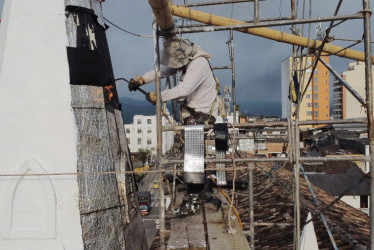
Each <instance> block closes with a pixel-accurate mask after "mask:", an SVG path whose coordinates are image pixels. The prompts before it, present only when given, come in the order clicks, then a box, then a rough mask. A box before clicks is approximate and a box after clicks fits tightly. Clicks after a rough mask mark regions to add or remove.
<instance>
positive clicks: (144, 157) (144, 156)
mask: <svg viewBox="0 0 374 250" xmlns="http://www.w3.org/2000/svg"><path fill="white" fill-rule="evenodd" d="M138 152H139V158H140V160H141V161H142V163H143V167H144V165H145V163H146V162H147V161H148V160H149V157H150V156H151V151H150V150H149V149H147V148H139V151H138Z"/></svg>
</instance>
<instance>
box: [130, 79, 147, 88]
mask: <svg viewBox="0 0 374 250" xmlns="http://www.w3.org/2000/svg"><path fill="white" fill-rule="evenodd" d="M143 84H144V78H143V77H141V76H135V77H134V78H132V79H131V80H130V83H129V90H130V91H136V90H137V89H138V88H139V87H140V86H142V85H143Z"/></svg>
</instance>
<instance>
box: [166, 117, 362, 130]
mask: <svg viewBox="0 0 374 250" xmlns="http://www.w3.org/2000/svg"><path fill="white" fill-rule="evenodd" d="M357 123H362V124H364V123H367V119H366V118H358V119H339V120H317V121H312V120H310V121H299V125H328V124H357ZM287 125H288V123H287V122H284V121H277V122H255V123H238V124H235V126H234V127H235V128H265V127H287ZM227 127H228V128H233V125H232V124H227ZM212 128H213V125H205V126H204V129H205V130H208V129H212ZM174 130H176V131H179V130H184V126H168V127H163V129H162V131H163V132H166V131H174Z"/></svg>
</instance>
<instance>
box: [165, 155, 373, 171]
mask: <svg viewBox="0 0 374 250" xmlns="http://www.w3.org/2000/svg"><path fill="white" fill-rule="evenodd" d="M343 160H344V161H368V160H369V157H367V156H344V157H342V156H341V155H339V157H300V158H299V161H300V162H307V163H312V162H335V161H343ZM234 161H235V162H289V161H290V159H289V158H288V157H268V158H238V159H215V158H211V159H205V160H204V163H232V162H234ZM161 163H162V164H163V165H166V164H171V163H178V164H184V160H169V159H166V160H165V159H163V160H162V162H161ZM164 171H166V170H164ZM222 171H224V170H222Z"/></svg>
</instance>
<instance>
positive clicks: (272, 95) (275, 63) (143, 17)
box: [0, 0, 363, 103]
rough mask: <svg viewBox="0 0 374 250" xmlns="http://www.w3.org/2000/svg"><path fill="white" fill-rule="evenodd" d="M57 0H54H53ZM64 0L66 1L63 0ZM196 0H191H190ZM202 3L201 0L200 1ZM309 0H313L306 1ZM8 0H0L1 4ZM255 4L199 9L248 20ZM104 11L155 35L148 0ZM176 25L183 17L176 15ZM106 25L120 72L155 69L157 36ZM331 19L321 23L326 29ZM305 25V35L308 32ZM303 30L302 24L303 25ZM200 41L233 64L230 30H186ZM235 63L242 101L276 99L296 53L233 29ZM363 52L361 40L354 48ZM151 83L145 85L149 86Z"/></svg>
mask: <svg viewBox="0 0 374 250" xmlns="http://www.w3.org/2000/svg"><path fill="white" fill-rule="evenodd" d="M54 1H56V0H54ZM60 1H62V0H60ZM173 2H175V3H176V4H181V3H183V1H182V0H178V1H173ZM192 2H197V1H188V3H192ZM199 2H202V1H199ZM302 2H303V1H299V10H298V16H299V18H301V17H302V15H303V9H302ZM306 2H309V1H306ZM3 3H4V0H0V8H2V5H3ZM337 3H338V0H329V1H326V0H314V1H312V17H327V16H332V15H333V13H334V11H335V8H336V6H337ZM252 8H253V3H242V4H237V5H234V6H232V5H231V4H230V5H222V6H216V7H204V8H199V10H202V11H206V12H211V13H214V14H217V15H222V16H225V17H232V18H234V19H239V20H248V19H251V18H252V17H253V9H252ZM360 9H362V1H357V0H345V1H343V4H342V6H341V9H340V11H339V15H343V14H353V13H356V12H358V11H360ZM103 12H104V16H105V17H106V18H108V19H109V20H111V21H112V22H114V23H115V24H117V25H119V26H121V27H123V28H125V29H127V30H128V31H131V32H134V33H137V34H144V35H152V33H153V30H152V11H151V8H150V6H149V4H148V1H136V0H107V1H105V3H103ZM304 13H305V17H306V18H307V17H308V16H309V8H308V7H306V8H305V11H304ZM289 15H290V10H289V1H285V0H279V1H276V2H274V1H261V2H260V17H261V18H267V17H273V18H277V17H281V16H283V17H284V16H289ZM175 20H177V21H178V24H180V23H181V19H180V18H175ZM108 25H109V26H110V28H109V29H108V30H107V38H108V42H109V48H110V53H111V58H112V64H113V69H114V72H115V76H116V77H125V78H127V79H130V78H132V77H134V76H135V75H137V74H140V75H141V74H143V73H145V72H146V71H148V70H151V69H152V68H153V64H154V49H153V39H152V38H143V37H138V36H133V35H130V34H127V33H124V32H122V31H120V30H118V29H117V28H115V27H113V25H110V24H108ZM327 25H328V23H323V29H325V28H326V27H327ZM308 27H309V25H304V35H305V36H306V35H307V34H308V32H307V28H308ZM362 27H363V24H362V21H361V20H354V21H347V22H345V23H343V24H341V25H339V26H337V27H336V28H334V29H333V30H332V32H331V35H332V36H334V37H336V38H350V39H361V37H362V34H363V28H362ZM289 28H290V27H289V26H285V27H277V28H275V27H273V28H272V29H277V30H280V31H283V32H287V33H290V29H289ZM299 29H300V30H301V29H302V28H301V26H300V27H299ZM310 34H311V37H312V38H315V25H314V24H312V25H311V33H310ZM183 37H184V38H188V39H190V40H191V41H193V42H195V43H196V44H198V45H200V46H202V47H203V48H204V49H205V50H206V51H208V52H209V53H211V54H212V55H213V58H212V60H211V64H212V66H224V65H230V60H229V53H228V47H227V44H226V41H228V39H229V31H222V32H206V33H198V34H189V35H183ZM334 44H337V45H340V46H347V45H349V44H350V43H349V42H341V41H335V42H334ZM234 49H235V66H236V90H237V100H238V103H240V102H241V101H243V102H245V101H248V100H252V101H263V100H268V101H272V102H274V101H275V102H277V101H280V100H281V96H280V93H281V92H280V84H281V80H280V75H281V72H280V69H281V63H282V61H283V60H285V59H286V58H287V57H289V56H291V54H292V46H291V45H288V44H283V43H279V42H274V41H271V40H268V39H264V38H259V37H255V36H252V35H249V34H243V33H240V32H234ZM354 49H357V50H361V51H362V45H359V46H356V47H354ZM349 62H350V60H347V59H341V58H338V57H331V59H330V64H331V65H332V66H333V67H334V68H336V70H338V71H343V70H346V67H347V66H346V65H347V64H348V63H349ZM214 73H215V75H216V76H217V77H218V78H219V79H220V81H221V83H222V85H228V84H231V72H230V70H220V71H215V72H214ZM152 88H153V85H150V86H147V87H145V89H147V90H148V91H149V90H151V89H152ZM118 92H119V95H120V96H121V97H132V98H139V99H141V98H144V97H143V96H142V95H141V94H139V93H135V94H134V93H131V94H130V93H129V92H128V90H127V85H126V84H125V83H121V84H119V85H118Z"/></svg>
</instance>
